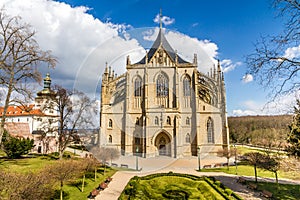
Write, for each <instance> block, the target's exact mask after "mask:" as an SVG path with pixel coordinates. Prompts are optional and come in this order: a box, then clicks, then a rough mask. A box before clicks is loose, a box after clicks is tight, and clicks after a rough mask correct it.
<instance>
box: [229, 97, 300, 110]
mask: <svg viewBox="0 0 300 200" xmlns="http://www.w3.org/2000/svg"><path fill="white" fill-rule="evenodd" d="M299 98H300V93H299V92H298V93H293V94H289V95H285V96H282V97H280V98H278V99H276V100H274V101H272V102H269V103H265V102H264V103H262V102H256V101H253V100H247V101H244V102H241V103H240V104H239V106H238V108H236V109H234V110H232V113H229V115H231V116H244V115H283V114H291V113H293V108H294V106H295V105H296V99H299Z"/></svg>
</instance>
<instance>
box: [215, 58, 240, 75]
mask: <svg viewBox="0 0 300 200" xmlns="http://www.w3.org/2000/svg"><path fill="white" fill-rule="evenodd" d="M220 64H221V67H222V69H223V72H224V73H227V72H230V71H233V70H234V69H235V68H236V67H238V66H240V65H242V63H241V62H236V63H233V62H232V60H229V59H224V60H222V61H221V62H220Z"/></svg>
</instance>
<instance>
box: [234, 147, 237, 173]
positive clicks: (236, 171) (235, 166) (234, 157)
mask: <svg viewBox="0 0 300 200" xmlns="http://www.w3.org/2000/svg"><path fill="white" fill-rule="evenodd" d="M233 147H234V163H235V175H237V162H236V161H237V160H236V146H235V144H234V145H233Z"/></svg>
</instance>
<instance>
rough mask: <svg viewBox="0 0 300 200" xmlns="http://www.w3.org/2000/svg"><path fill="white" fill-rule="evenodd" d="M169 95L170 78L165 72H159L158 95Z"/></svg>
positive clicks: (157, 81)
mask: <svg viewBox="0 0 300 200" xmlns="http://www.w3.org/2000/svg"><path fill="white" fill-rule="evenodd" d="M168 95H169V83H168V78H167V77H166V76H165V75H164V74H159V75H158V77H157V80H156V96H157V97H167V96H168Z"/></svg>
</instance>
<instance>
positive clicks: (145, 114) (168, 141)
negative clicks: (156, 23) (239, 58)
mask: <svg viewBox="0 0 300 200" xmlns="http://www.w3.org/2000/svg"><path fill="white" fill-rule="evenodd" d="M212 68H213V69H212V70H211V73H210V74H204V73H202V72H200V71H198V63H197V55H194V59H193V62H187V61H185V60H184V59H182V58H181V57H180V56H179V55H178V54H177V52H176V51H175V50H174V49H173V48H172V47H171V45H170V44H169V42H168V41H167V39H166V37H165V35H164V31H163V29H162V28H161V27H160V30H159V33H158V36H157V38H156V40H155V42H154V43H153V45H152V47H151V49H150V50H149V51H148V52H146V55H145V56H144V57H143V58H142V59H141V60H140V61H139V62H137V63H131V60H130V57H129V56H128V57H127V61H126V72H125V73H124V74H122V75H120V76H116V75H114V73H113V71H112V69H111V67H108V66H106V69H105V71H104V73H103V76H102V85H101V106H100V143H101V145H105V146H106V147H112V148H117V149H118V150H119V151H120V153H121V154H122V155H140V156H143V157H154V156H170V157H173V158H178V157H186V156H196V155H197V153H198V151H199V150H200V151H201V153H216V152H217V151H218V150H219V149H222V148H225V147H227V146H228V142H229V141H228V140H229V138H228V127H227V116H226V98H225V96H226V92H225V84H224V76H223V73H222V71H221V67H220V64H219V63H218V64H217V66H216V67H214V66H212Z"/></svg>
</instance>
